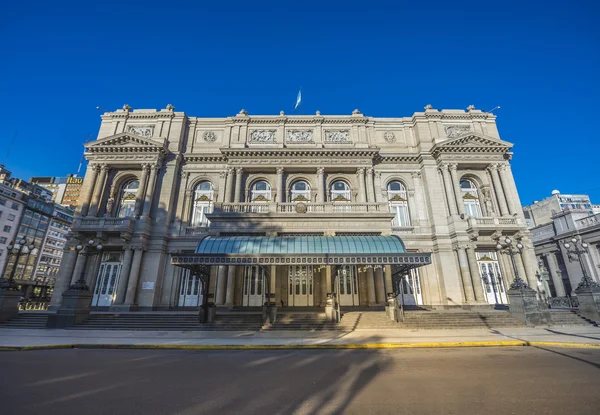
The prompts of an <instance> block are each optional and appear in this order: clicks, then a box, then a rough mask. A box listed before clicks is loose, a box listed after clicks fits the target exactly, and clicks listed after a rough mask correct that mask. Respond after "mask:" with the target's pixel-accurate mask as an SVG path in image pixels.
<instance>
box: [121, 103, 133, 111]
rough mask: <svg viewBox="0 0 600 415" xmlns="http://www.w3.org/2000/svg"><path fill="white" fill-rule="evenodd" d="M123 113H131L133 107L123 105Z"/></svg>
mask: <svg viewBox="0 0 600 415" xmlns="http://www.w3.org/2000/svg"><path fill="white" fill-rule="evenodd" d="M123 111H125V112H129V111H131V107H130V106H129V105H127V104H125V105H123Z"/></svg>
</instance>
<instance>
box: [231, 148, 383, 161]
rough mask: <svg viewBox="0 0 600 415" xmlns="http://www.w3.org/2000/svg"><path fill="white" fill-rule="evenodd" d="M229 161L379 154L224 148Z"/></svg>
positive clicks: (374, 151)
mask: <svg viewBox="0 0 600 415" xmlns="http://www.w3.org/2000/svg"><path fill="white" fill-rule="evenodd" d="M221 152H222V153H223V156H225V157H226V158H227V159H231V158H244V159H246V158H268V159H273V158H288V157H310V158H313V157H314V158H319V157H336V158H338V157H343V158H347V157H351V158H364V157H368V158H373V157H375V156H376V155H377V154H378V153H379V149H378V148H360V149H359V148H356V149H355V148H311V149H304V148H268V149H267V148H265V149H256V148H222V149H221Z"/></svg>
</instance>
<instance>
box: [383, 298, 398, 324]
mask: <svg viewBox="0 0 600 415" xmlns="http://www.w3.org/2000/svg"><path fill="white" fill-rule="evenodd" d="M385 315H386V316H387V318H389V319H390V320H392V321H393V322H394V323H395V322H397V321H398V319H397V317H396V299H395V298H394V297H392V298H388V300H387V305H386V306H385Z"/></svg>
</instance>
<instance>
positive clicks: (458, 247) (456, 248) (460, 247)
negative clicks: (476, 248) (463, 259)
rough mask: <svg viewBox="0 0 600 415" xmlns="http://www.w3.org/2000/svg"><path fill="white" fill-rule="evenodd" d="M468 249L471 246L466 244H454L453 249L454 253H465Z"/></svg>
mask: <svg viewBox="0 0 600 415" xmlns="http://www.w3.org/2000/svg"><path fill="white" fill-rule="evenodd" d="M467 248H469V244H465V243H454V244H452V249H453V250H454V251H459V250H460V251H465V250H466V249H467Z"/></svg>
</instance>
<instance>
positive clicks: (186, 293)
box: [178, 269, 202, 307]
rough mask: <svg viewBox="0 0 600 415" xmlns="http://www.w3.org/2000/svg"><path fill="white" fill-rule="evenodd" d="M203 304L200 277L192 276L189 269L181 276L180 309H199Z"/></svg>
mask: <svg viewBox="0 0 600 415" xmlns="http://www.w3.org/2000/svg"><path fill="white" fill-rule="evenodd" d="M200 304H202V281H201V280H200V277H199V276H198V275H195V274H192V273H191V272H190V270H189V269H186V270H184V271H183V274H182V275H181V287H180V289H179V304H178V305H179V307H197V306H199V305H200Z"/></svg>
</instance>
